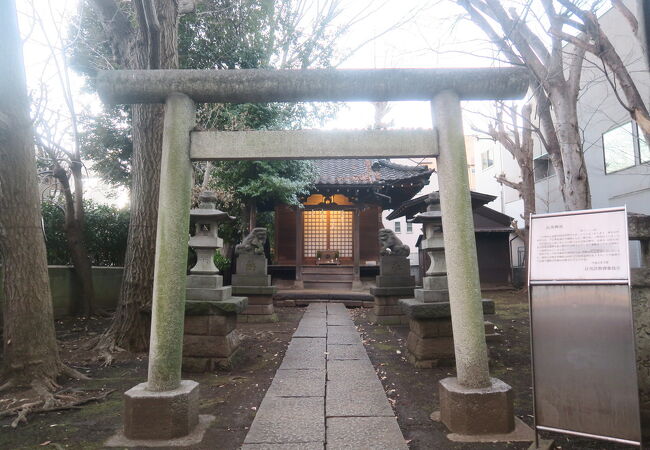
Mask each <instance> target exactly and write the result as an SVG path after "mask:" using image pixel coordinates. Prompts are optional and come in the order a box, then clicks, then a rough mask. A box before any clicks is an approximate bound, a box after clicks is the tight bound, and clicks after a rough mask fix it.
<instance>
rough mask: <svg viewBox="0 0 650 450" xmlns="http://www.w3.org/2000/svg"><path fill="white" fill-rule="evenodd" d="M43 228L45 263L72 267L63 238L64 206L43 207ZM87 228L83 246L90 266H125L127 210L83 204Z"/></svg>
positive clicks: (65, 241)
mask: <svg viewBox="0 0 650 450" xmlns="http://www.w3.org/2000/svg"><path fill="white" fill-rule="evenodd" d="M41 210H42V213H43V222H44V226H45V245H46V247H47V263H48V264H54V265H68V264H71V260H70V252H69V251H68V245H67V239H66V236H65V229H64V227H65V215H64V212H63V207H62V206H61V205H58V204H56V203H53V202H46V203H43V204H42V209H41ZM84 211H85V218H86V228H85V230H84V237H85V243H86V246H87V249H88V254H89V256H90V261H91V264H92V265H93V266H121V265H123V264H124V255H125V253H126V240H127V236H128V232H129V211H128V209H118V208H116V207H114V206H109V205H100V204H97V203H94V202H92V201H85V202H84Z"/></svg>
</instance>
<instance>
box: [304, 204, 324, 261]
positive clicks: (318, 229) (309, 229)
mask: <svg viewBox="0 0 650 450" xmlns="http://www.w3.org/2000/svg"><path fill="white" fill-rule="evenodd" d="M327 212H328V211H305V212H304V221H305V231H304V233H305V234H304V236H305V257H307V258H315V257H316V252H317V251H318V250H326V249H327Z"/></svg>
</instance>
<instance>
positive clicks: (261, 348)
mask: <svg viewBox="0 0 650 450" xmlns="http://www.w3.org/2000/svg"><path fill="white" fill-rule="evenodd" d="M276 311H277V312H278V315H279V317H280V322H278V323H271V324H248V323H241V324H238V327H237V328H238V330H240V333H241V336H242V345H241V351H240V352H239V357H238V359H237V361H236V368H235V369H233V370H232V371H230V372H219V373H214V374H205V375H200V376H197V375H194V374H192V375H191V376H190V375H188V377H190V378H191V379H194V380H196V381H198V382H199V384H200V385H201V405H200V413H201V414H212V415H214V416H216V418H217V419H216V421H215V422H213V424H212V425H211V427H210V429H209V430H208V432H207V433H206V436H205V439H204V440H203V444H202V445H198V446H195V447H192V448H195V449H237V448H239V447H240V446H241V444H242V442H243V441H244V438H245V437H246V433H247V432H248V428H249V427H250V425H251V423H252V422H253V418H254V417H255V411H256V409H257V408H258V407H259V405H260V403H261V402H262V398H264V394H265V392H266V390H267V389H268V387H269V385H270V384H271V380H272V379H273V376H274V375H275V371H276V370H277V368H278V366H279V365H280V362H281V361H282V358H283V356H284V352H285V350H286V348H287V345H288V344H289V341H290V339H291V336H292V334H293V332H294V331H295V329H296V327H297V325H298V322H299V320H300V318H301V317H302V314H303V312H304V308H276ZM108 323H109V321H108V320H105V319H101V320H100V319H92V320H90V319H86V320H81V319H75V320H72V319H71V320H65V321H58V322H57V335H58V338H59V340H60V343H61V346H62V353H63V358H64V359H65V360H66V362H68V364H70V365H72V366H73V367H75V368H76V369H78V370H81V371H82V372H83V373H85V374H87V375H89V376H91V377H92V379H91V380H90V381H83V382H68V383H66V384H64V385H63V386H62V390H65V389H66V388H70V387H71V386H73V387H74V389H76V390H88V391H90V392H93V393H97V392H101V391H102V390H113V389H114V390H115V392H113V393H112V394H110V395H109V396H108V397H107V398H106V399H105V400H103V401H98V402H91V403H88V404H86V405H83V406H82V407H80V408H79V409H71V410H64V411H58V412H50V413H46V414H37V415H30V416H28V423H27V424H19V425H18V427H16V428H12V427H11V422H12V420H13V418H3V419H0V449H41V448H57V449H61V448H66V449H84V450H85V449H97V448H103V447H102V444H103V442H104V441H106V439H108V438H109V437H110V436H112V435H113V434H114V433H115V432H116V430H118V429H119V428H120V427H121V410H122V393H123V392H124V391H126V390H128V389H130V388H131V387H133V386H135V385H136V384H138V383H141V382H143V381H145V379H146V373H147V360H146V355H145V354H141V355H133V354H130V353H118V354H117V355H116V359H115V361H114V362H113V364H112V365H111V366H109V367H103V366H102V362H100V361H96V360H95V359H96V355H94V354H93V353H92V352H87V351H82V350H79V349H80V348H82V347H83V345H84V343H85V342H86V341H87V340H88V339H89V338H91V337H92V336H96V334H97V333H98V332H100V331H101V330H102V329H104V328H105V327H106V326H108ZM15 396H16V393H11V392H9V393H7V394H5V395H3V396H1V397H0V402H2V401H3V400H6V399H10V398H12V397H14V398H15ZM1 406H2V403H0V407H1ZM216 443H218V444H216Z"/></svg>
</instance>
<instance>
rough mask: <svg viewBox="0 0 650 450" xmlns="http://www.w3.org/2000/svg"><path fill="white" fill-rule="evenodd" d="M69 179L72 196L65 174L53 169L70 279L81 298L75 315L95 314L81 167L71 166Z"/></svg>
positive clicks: (58, 169) (73, 163) (78, 165)
mask: <svg viewBox="0 0 650 450" xmlns="http://www.w3.org/2000/svg"><path fill="white" fill-rule="evenodd" d="M71 165H72V174H73V175H72V176H73V177H74V179H75V193H74V195H73V194H72V190H71V189H70V182H69V179H68V174H67V173H66V171H65V169H63V168H62V167H61V166H58V167H56V168H55V169H54V177H55V178H56V179H57V180H58V181H59V183H60V184H61V186H62V191H63V197H64V199H65V210H64V211H65V225H64V231H65V236H66V243H67V245H68V251H69V252H70V258H71V259H72V265H73V267H74V278H75V281H76V285H77V286H78V287H79V290H80V295H81V309H80V310H79V311H77V312H78V313H80V314H82V315H85V316H90V315H92V314H94V313H95V311H94V306H93V305H94V303H95V301H94V299H95V289H94V286H93V274H92V265H91V263H90V257H89V256H88V249H87V247H86V244H85V238H84V233H83V230H84V210H83V197H82V190H83V185H82V184H81V165H80V164H79V163H75V162H74V161H73V162H72V163H71Z"/></svg>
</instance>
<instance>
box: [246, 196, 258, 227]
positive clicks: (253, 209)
mask: <svg viewBox="0 0 650 450" xmlns="http://www.w3.org/2000/svg"><path fill="white" fill-rule="evenodd" d="M246 208H247V209H248V232H249V233H252V232H253V228H255V227H256V226H257V204H256V202H255V199H250V200H248V203H247V205H246Z"/></svg>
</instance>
